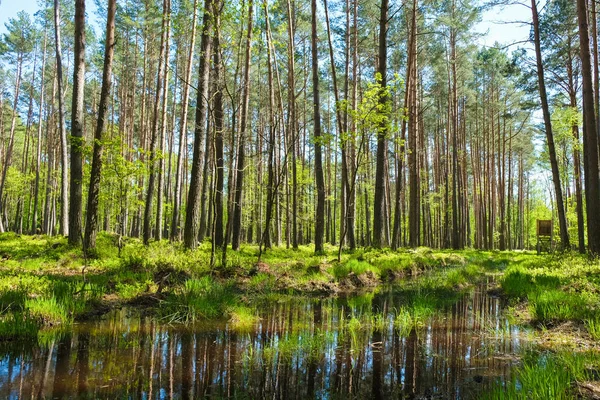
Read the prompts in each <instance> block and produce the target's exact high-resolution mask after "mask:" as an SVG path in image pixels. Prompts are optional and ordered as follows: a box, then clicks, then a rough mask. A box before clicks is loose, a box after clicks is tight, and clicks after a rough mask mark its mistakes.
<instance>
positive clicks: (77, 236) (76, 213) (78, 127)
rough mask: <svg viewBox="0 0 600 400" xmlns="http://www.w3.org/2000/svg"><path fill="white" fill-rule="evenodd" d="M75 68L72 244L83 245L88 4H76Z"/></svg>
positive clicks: (71, 201)
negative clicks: (82, 216) (86, 6)
mask: <svg viewBox="0 0 600 400" xmlns="http://www.w3.org/2000/svg"><path fill="white" fill-rule="evenodd" d="M74 52H75V54H74V56H75V65H74V66H73V100H72V105H71V193H70V198H69V204H70V208H69V224H70V225H69V244H71V245H78V244H79V243H80V242H81V234H82V232H81V207H82V187H83V161H82V150H83V123H84V121H83V101H84V85H85V0H75V49H74Z"/></svg>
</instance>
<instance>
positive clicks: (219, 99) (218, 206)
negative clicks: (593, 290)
mask: <svg viewBox="0 0 600 400" xmlns="http://www.w3.org/2000/svg"><path fill="white" fill-rule="evenodd" d="M221 7H223V3H222V2H221V1H217V2H215V10H216V11H215V12H214V16H215V35H214V37H213V54H214V71H215V73H214V79H215V86H216V91H215V95H214V100H213V101H214V119H215V126H214V129H215V144H214V147H215V150H214V151H215V154H214V160H215V169H216V173H217V177H216V181H215V193H214V196H215V200H214V202H215V205H214V214H215V215H214V218H213V226H214V229H213V238H212V241H213V247H216V246H222V245H223V180H224V172H225V171H224V170H223V168H224V162H223V129H224V128H223V116H224V112H223V86H224V85H223V78H224V77H223V66H222V61H221V44H220V34H221V18H220V10H221Z"/></svg>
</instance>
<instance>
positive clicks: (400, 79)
mask: <svg viewBox="0 0 600 400" xmlns="http://www.w3.org/2000/svg"><path fill="white" fill-rule="evenodd" d="M38 3H39V11H38V12H36V13H35V14H34V15H30V14H27V13H25V12H19V13H18V14H16V15H14V16H12V17H10V19H9V21H8V22H7V23H6V26H5V30H4V31H5V33H4V34H2V37H1V39H0V171H1V175H0V230H1V231H14V232H17V233H27V234H47V235H64V236H68V239H69V243H70V244H71V245H74V246H83V249H84V251H86V252H92V251H93V249H94V248H95V246H96V236H97V233H98V232H99V231H106V232H108V233H111V234H115V235H118V236H119V237H139V238H141V239H142V240H143V242H144V243H146V244H147V243H149V242H150V241H156V240H161V239H169V240H171V241H175V242H177V241H183V244H184V246H185V247H186V248H190V249H193V248H195V247H197V246H198V244H199V243H201V242H202V241H204V240H210V242H211V243H212V249H213V253H214V252H216V251H217V250H219V249H221V248H222V249H223V250H225V249H226V248H227V246H228V245H231V246H232V248H233V249H234V250H238V249H239V248H240V244H241V243H245V242H248V243H255V244H258V245H259V248H260V249H261V252H262V251H263V249H268V248H271V247H272V246H287V247H293V248H297V247H298V246H299V245H301V244H309V243H313V244H314V246H315V251H316V252H317V253H319V252H322V251H323V246H324V243H331V244H332V245H336V246H339V249H340V252H341V251H342V250H343V249H344V248H349V249H354V248H356V247H374V248H383V247H391V248H394V249H395V248H399V247H418V246H429V247H433V248H453V249H462V248H465V247H469V248H477V249H500V250H504V249H525V248H531V247H534V246H535V244H536V220H538V219H552V220H553V221H554V224H553V230H554V236H555V239H556V240H557V241H558V242H559V246H560V247H562V248H564V249H569V248H574V249H575V248H577V249H578V250H579V251H580V252H582V253H584V252H591V253H594V254H596V253H598V252H599V251H600V221H598V220H597V219H598V218H600V217H599V216H598V215H597V212H595V210H598V206H599V204H598V203H599V201H600V183H599V182H600V181H599V176H598V134H599V133H600V118H598V112H599V107H598V102H599V98H600V95H599V84H598V75H599V74H598V46H597V37H598V33H597V26H596V11H595V2H593V1H592V2H589V4H588V3H587V2H586V1H585V0H578V1H577V2H571V1H567V0H548V1H547V2H545V3H544V4H536V3H535V0H532V2H531V3H527V2H525V3H523V4H521V8H522V10H523V16H522V17H521V19H522V20H525V22H526V23H530V28H531V34H530V36H529V38H528V43H521V44H514V45H508V46H505V45H499V44H496V45H494V46H484V45H480V44H478V40H477V35H479V33H477V32H476V30H475V26H476V24H477V23H478V22H479V21H480V20H481V16H482V13H483V12H484V10H486V9H489V8H490V7H493V5H492V4H488V3H483V2H477V1H471V0H465V1H461V2H456V1H455V0H443V1H430V0H421V1H418V0H403V1H389V0H381V1H379V0H377V1H375V0H319V1H317V0H311V1H298V0H285V1H279V0H276V1H273V0H263V1H258V2H257V1H255V0H243V1H241V2H230V1H223V0H160V1H157V0H146V1H133V0H118V1H117V0H108V1H107V2H106V4H105V3H104V2H100V1H96V2H95V7H94V13H93V15H91V14H90V12H89V6H90V4H86V2H85V0H75V1H73V2H71V1H64V0H54V1H49V0H40V1H39V2H38ZM88 3H89V0H88ZM86 6H88V10H87V11H88V13H87V14H86ZM98 21H100V22H98ZM507 29H508V28H507ZM518 46H521V47H518ZM223 254H224V255H225V254H226V253H225V251H223Z"/></svg>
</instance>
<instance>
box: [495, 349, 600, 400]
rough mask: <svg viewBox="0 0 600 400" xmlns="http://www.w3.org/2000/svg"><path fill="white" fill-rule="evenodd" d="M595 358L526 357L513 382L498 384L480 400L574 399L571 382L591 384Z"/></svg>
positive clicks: (571, 355) (583, 355) (567, 355)
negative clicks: (588, 381)
mask: <svg viewBox="0 0 600 400" xmlns="http://www.w3.org/2000/svg"><path fill="white" fill-rule="evenodd" d="M598 360H599V358H598V354H597V353H593V352H589V353H558V354H548V353H544V354H536V353H529V354H527V355H526V356H525V358H524V359H523V365H522V366H521V367H520V368H519V369H518V370H517V371H516V373H515V374H514V376H513V378H512V379H511V380H510V381H508V382H505V383H504V384H498V385H496V387H494V388H493V389H492V390H491V391H490V392H489V393H487V394H486V395H485V396H483V398H485V399H491V400H492V399H493V400H505V399H506V400H508V399H510V400H513V399H523V400H524V399H528V400H529V399H530V400H546V399H557V400H567V399H576V398H577V393H576V391H577V389H576V388H574V385H573V383H574V382H580V381H586V380H592V379H593V375H594V373H595V369H597V368H598V366H599V364H598Z"/></svg>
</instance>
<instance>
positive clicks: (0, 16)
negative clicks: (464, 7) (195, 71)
mask: <svg viewBox="0 0 600 400" xmlns="http://www.w3.org/2000/svg"><path fill="white" fill-rule="evenodd" d="M86 3H87V4H86V5H87V7H88V14H89V13H90V11H91V10H92V1H88V2H86ZM21 10H25V11H26V12H28V13H29V14H32V15H33V13H35V12H36V11H37V10H38V5H37V0H0V32H4V31H5V27H4V24H5V23H6V22H7V21H8V19H9V18H12V17H14V16H15V15H16V14H17V12H19V11H21ZM89 17H90V20H95V19H96V18H94V17H93V16H91V15H90V16H89ZM530 19H531V15H530V11H529V9H528V8H525V7H523V6H520V5H512V6H507V7H505V8H503V9H500V8H496V9H494V10H490V11H487V12H485V13H484V14H483V16H482V21H481V22H480V23H479V24H477V26H476V27H475V29H476V31H477V32H479V33H481V36H480V37H479V39H478V41H479V43H480V44H482V45H486V46H493V45H494V43H495V42H498V43H502V44H508V43H514V42H517V41H522V40H525V39H527V36H528V35H529V26H524V25H522V24H515V23H510V22H511V21H519V20H521V21H522V20H525V21H529V20H530ZM521 46H523V45H521Z"/></svg>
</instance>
